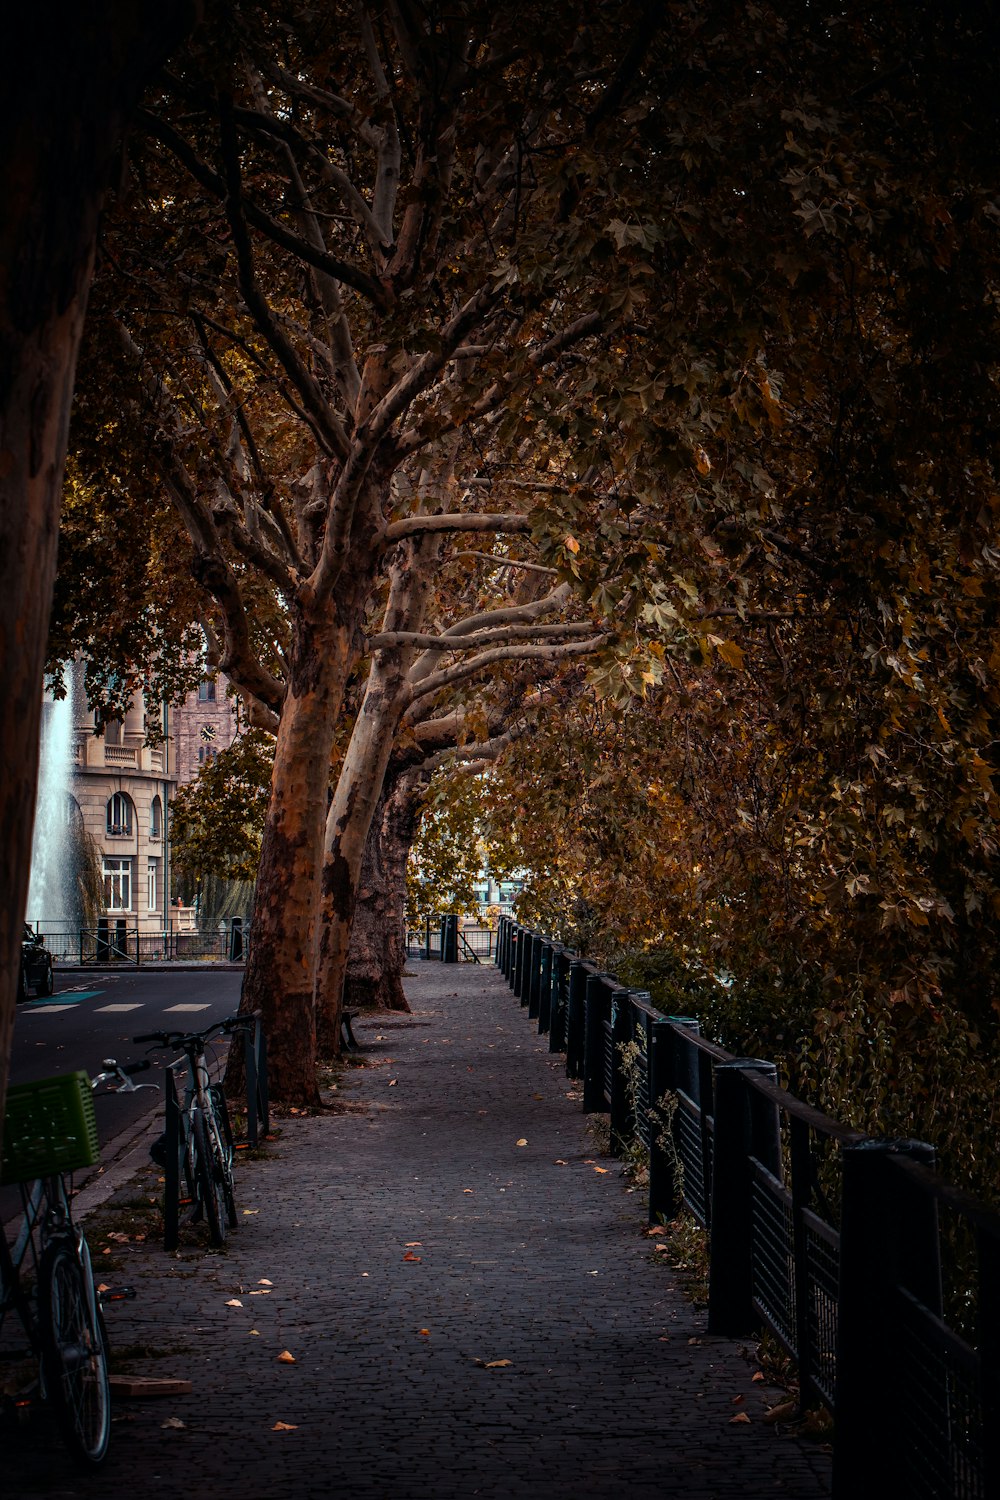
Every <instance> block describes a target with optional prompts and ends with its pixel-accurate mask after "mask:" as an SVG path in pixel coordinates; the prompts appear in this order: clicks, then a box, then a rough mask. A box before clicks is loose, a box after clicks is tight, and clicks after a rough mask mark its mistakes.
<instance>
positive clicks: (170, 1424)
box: [160, 1417, 187, 1432]
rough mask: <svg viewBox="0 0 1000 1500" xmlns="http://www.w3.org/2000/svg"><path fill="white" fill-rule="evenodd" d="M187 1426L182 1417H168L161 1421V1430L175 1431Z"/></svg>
mask: <svg viewBox="0 0 1000 1500" xmlns="http://www.w3.org/2000/svg"><path fill="white" fill-rule="evenodd" d="M186 1426H187V1423H186V1422H182V1421H181V1419H180V1417H168V1418H167V1420H166V1421H165V1422H161V1423H160V1430H161V1432H173V1431H176V1430H178V1429H180V1428H183V1427H186Z"/></svg>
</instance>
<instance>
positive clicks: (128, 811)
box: [107, 792, 132, 836]
mask: <svg viewBox="0 0 1000 1500" xmlns="http://www.w3.org/2000/svg"><path fill="white" fill-rule="evenodd" d="M107 830H108V833H109V834H111V835H113V836H114V835H119V836H126V835H129V834H131V832H132V799H131V797H127V796H126V795H125V793H124V792H115V794H114V796H113V797H112V798H111V799H110V801H109V802H108V821H107Z"/></svg>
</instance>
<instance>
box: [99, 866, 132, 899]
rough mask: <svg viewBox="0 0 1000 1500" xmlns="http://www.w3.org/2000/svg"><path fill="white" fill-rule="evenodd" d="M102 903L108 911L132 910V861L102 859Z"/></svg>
mask: <svg viewBox="0 0 1000 1500" xmlns="http://www.w3.org/2000/svg"><path fill="white" fill-rule="evenodd" d="M104 904H105V906H106V907H107V909H108V911H131V910H132V861H131V860H130V859H111V858H109V857H107V856H106V857H105V860H104Z"/></svg>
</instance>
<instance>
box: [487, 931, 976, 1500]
mask: <svg viewBox="0 0 1000 1500" xmlns="http://www.w3.org/2000/svg"><path fill="white" fill-rule="evenodd" d="M496 963H497V966H498V967H499V968H500V969H501V971H502V972H503V974H504V975H505V977H506V979H507V982H508V983H509V985H510V987H511V989H512V990H513V992H514V994H515V995H516V996H517V997H518V999H519V1000H520V1002H521V1005H522V1006H523V1007H524V1008H525V1009H526V1010H527V1012H528V1016H529V1018H530V1019H532V1020H535V1021H536V1022H537V1025H538V1029H539V1031H540V1032H541V1033H543V1034H545V1033H547V1034H548V1037H549V1047H550V1050H552V1051H557V1052H563V1053H565V1056H566V1072H567V1074H568V1076H569V1077H571V1078H576V1079H582V1081H583V1107H584V1109H585V1110H588V1111H594V1112H604V1113H606V1114H608V1115H609V1117H610V1135H611V1149H612V1151H614V1152H617V1153H619V1154H620V1153H622V1152H624V1151H626V1150H630V1149H638V1150H639V1151H640V1152H642V1153H644V1154H645V1156H646V1160H647V1163H648V1168H649V1189H648V1195H649V1196H648V1211H649V1219H650V1222H651V1223H652V1222H660V1221H666V1220H668V1219H670V1218H672V1217H673V1216H674V1215H675V1214H676V1213H677V1212H678V1211H679V1209H680V1207H681V1205H682V1204H686V1205H687V1206H688V1208H689V1209H690V1211H691V1213H692V1214H693V1215H694V1216H695V1218H696V1219H697V1220H698V1222H699V1223H700V1224H702V1225H703V1226H704V1228H705V1229H706V1230H707V1231H708V1241H709V1304H708V1331H709V1332H710V1333H715V1334H722V1335H727V1336H742V1335H746V1334H749V1333H751V1332H753V1331H755V1330H758V1329H760V1328H762V1327H764V1328H768V1329H770V1330H771V1332H772V1333H773V1334H774V1336H775V1337H776V1338H777V1340H778V1341H779V1343H780V1344H782V1345H783V1346H784V1348H785V1349H786V1350H787V1351H788V1353H789V1354H790V1355H791V1356H792V1358H793V1359H794V1360H795V1361H796V1364H797V1366H798V1371H799V1381H800V1391H801V1401H802V1405H803V1406H808V1405H811V1404H814V1403H817V1402H819V1403H822V1404H824V1405H825V1406H826V1407H828V1408H829V1410H830V1411H831V1412H832V1413H833V1414H834V1416H835V1419H836V1439H835V1444H834V1482H833V1492H834V1497H835V1500H875V1497H879V1500H882V1497H884V1495H885V1494H886V1493H905V1494H907V1495H908V1496H909V1495H912V1496H914V1497H918V1500H993V1497H996V1496H1000V1444H998V1443H997V1442H996V1440H995V1437H994V1438H993V1439H989V1436H988V1435H989V1434H990V1433H991V1432H992V1433H994V1434H995V1433H996V1431H997V1430H998V1425H1000V1215H997V1214H996V1213H994V1212H993V1211H991V1210H990V1209H988V1208H986V1207H985V1206H984V1205H983V1204H981V1203H979V1202H977V1201H976V1200H974V1199H973V1198H971V1197H970V1196H969V1195H967V1194H965V1193H962V1192H960V1191H959V1190H957V1189H955V1188H954V1187H951V1186H950V1185H949V1184H948V1183H946V1182H945V1181H944V1180H943V1179H942V1178H941V1176H940V1175H939V1174H938V1173H936V1172H935V1171H934V1170H933V1160H934V1153H933V1149H932V1148H931V1147H930V1146H928V1145H926V1144H924V1143H923V1142H919V1141H885V1140H872V1139H869V1138H866V1137H864V1136H862V1135H861V1134H859V1133H858V1132H857V1131H855V1130H851V1129H849V1128H848V1127H847V1126H845V1125H843V1124H841V1123H840V1122H839V1121H837V1120H834V1119H831V1118H830V1117H829V1116H827V1115H824V1114H822V1113H821V1112H820V1111H819V1110H816V1109H813V1108H812V1107H811V1106H810V1105H808V1104H806V1103H804V1102H803V1101H802V1100H800V1099H796V1098H795V1097H794V1096H793V1095H792V1094H790V1093H788V1092H787V1091H786V1090H785V1089H782V1088H780V1087H779V1086H778V1082H777V1072H776V1069H775V1067H774V1065H773V1064H772V1063H770V1062H767V1061H763V1060H761V1059H759V1058H736V1057H733V1056H732V1055H731V1054H730V1053H728V1052H726V1051H725V1050H724V1049H723V1048H722V1047H719V1046H717V1045H715V1044H714V1043H712V1042H710V1041H708V1040H707V1039H706V1038H704V1037H702V1036H701V1035H700V1028H699V1024H698V1021H697V1020H695V1019H693V1018H690V1017H684V1016H667V1015H664V1014H663V1013H662V1012H661V1011H659V1010H657V1009H656V1007H655V1006H654V1005H653V1004H652V1003H651V1001H650V997H649V995H648V994H647V993H646V992H644V991H640V990H634V989H629V988H627V987H626V986H624V985H621V984H619V983H618V981H617V980H616V979H615V977H614V976H613V975H609V974H604V973H601V972H600V970H599V969H598V968H597V967H596V966H595V965H594V964H591V963H588V962H586V961H585V960H583V959H581V958H579V957H578V956H577V955H576V954H573V953H571V952H569V951H568V950H567V949H566V948H564V947H563V946H562V945H561V944H559V943H553V942H550V941H549V940H548V939H547V938H544V937H543V936H541V935H540V934H539V933H537V932H532V931H530V930H529V929H527V928H525V927H523V926H521V925H520V924H519V923H517V922H515V921H514V920H513V919H512V918H509V917H502V918H501V919H500V927H499V932H498V935H497V949H496ZM945 1220H947V1223H945V1222H944V1221H945ZM956 1247H958V1248H957V1249H956ZM963 1247H964V1252H965V1253H960V1252H962V1250H963ZM952 1263H953V1265H952ZM949 1266H951V1269H952V1271H953V1274H952V1275H951V1276H950V1277H948V1278H943V1275H942V1270H943V1267H944V1269H946V1270H947V1269H948V1268H949ZM945 1279H947V1280H948V1282H949V1286H948V1287H946V1286H945V1285H944V1280H945Z"/></svg>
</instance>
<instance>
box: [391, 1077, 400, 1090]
mask: <svg viewBox="0 0 1000 1500" xmlns="http://www.w3.org/2000/svg"><path fill="white" fill-rule="evenodd" d="M398 1082H399V1079H398V1078H390V1079H389V1087H390V1088H391V1089H394V1088H395V1087H396V1084H397V1083H398Z"/></svg>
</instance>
